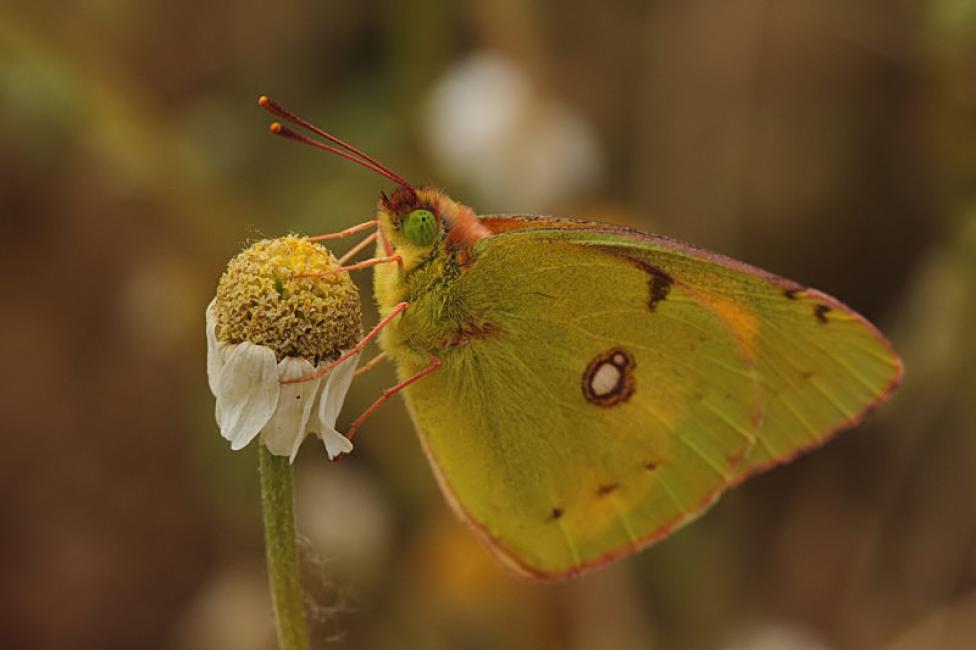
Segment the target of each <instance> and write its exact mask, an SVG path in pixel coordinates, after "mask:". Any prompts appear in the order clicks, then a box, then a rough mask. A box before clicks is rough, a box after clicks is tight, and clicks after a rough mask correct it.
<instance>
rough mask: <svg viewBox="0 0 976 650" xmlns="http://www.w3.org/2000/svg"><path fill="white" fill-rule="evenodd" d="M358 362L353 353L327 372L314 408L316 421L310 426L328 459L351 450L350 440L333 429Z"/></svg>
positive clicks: (357, 357) (357, 356)
mask: <svg viewBox="0 0 976 650" xmlns="http://www.w3.org/2000/svg"><path fill="white" fill-rule="evenodd" d="M358 363H359V355H358V354H354V355H353V356H351V357H349V358H348V359H346V360H345V361H343V362H342V363H340V364H339V365H338V366H336V367H335V368H334V369H333V370H332V372H330V373H329V375H328V378H327V379H326V381H325V387H324V388H323V389H322V394H321V395H320V396H319V403H318V405H317V407H316V409H315V410H316V416H317V417H316V422H315V423H314V425H313V426H312V427H310V428H311V429H312V430H313V431H315V432H316V433H318V434H319V436H320V437H321V438H322V442H323V443H325V453H327V454H328V455H329V460H334V459H335V457H336V456H338V455H340V454H348V453H349V452H350V451H352V442H351V441H350V440H349V439H348V438H346V437H344V436H343V435H342V434H340V433H339V432H338V431H336V430H335V422H336V418H338V417H339V411H340V410H341V409H342V403H343V402H344V401H345V399H346V393H347V392H349V384H351V383H352V377H353V374H355V372H356V365H357V364H358Z"/></svg>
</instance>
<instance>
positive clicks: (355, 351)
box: [281, 302, 407, 384]
mask: <svg viewBox="0 0 976 650" xmlns="http://www.w3.org/2000/svg"><path fill="white" fill-rule="evenodd" d="M406 309H407V303H405V302H401V303H400V304H399V305H397V306H396V307H394V308H393V311H391V312H390V313H389V314H387V316H386V318H384V319H383V320H381V321H380V322H379V323H377V324H376V327H374V328H373V329H371V330H370V331H369V334H367V335H366V336H364V337H363V339H362V340H361V341H360V342H359V343H357V344H356V345H355V346H353V348H352V349H351V350H348V351H346V352H345V353H344V354H343V355H342V356H340V357H339V358H338V359H336V360H335V361H333V362H332V363H330V364H329V365H327V366H326V367H324V368H320V369H319V370H316V371H315V372H313V373H312V374H310V375H305V376H304V377H295V378H294V379H282V380H281V383H282V384H300V383H302V382H303V381H311V380H313V379H316V378H317V377H321V376H322V375H325V374H328V373H329V372H330V371H331V370H332V369H333V368H335V367H336V366H338V365H339V364H340V363H342V362H343V361H345V360H346V359H348V358H349V357H351V356H352V355H354V354H359V353H360V352H361V351H362V349H363V348H365V347H366V346H367V345H369V344H370V343H371V342H372V340H373V339H375V338H376V337H377V336H378V335H379V333H380V332H381V331H382V330H383V328H384V327H386V326H387V325H389V324H390V321H392V320H393V319H394V318H396V317H397V316H399V315H400V314H402V313H403V312H404V311H406Z"/></svg>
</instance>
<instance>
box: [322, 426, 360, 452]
mask: <svg viewBox="0 0 976 650" xmlns="http://www.w3.org/2000/svg"><path fill="white" fill-rule="evenodd" d="M319 435H320V436H322V442H323V443H324V444H325V453H326V454H327V455H328V456H329V460H335V459H336V457H337V456H341V455H342V454H348V453H349V452H350V451H352V440H350V439H349V438H347V437H345V436H344V435H342V434H341V433H339V432H338V431H336V430H335V429H334V428H332V427H329V428H327V429H322V431H320V432H319Z"/></svg>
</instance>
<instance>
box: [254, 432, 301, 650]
mask: <svg viewBox="0 0 976 650" xmlns="http://www.w3.org/2000/svg"><path fill="white" fill-rule="evenodd" d="M258 449H259V451H258V457H259V460H258V466H259V467H260V472H261V509H262V511H263V513H264V543H265V548H266V551H267V558H268V581H269V583H270V585H271V600H272V603H273V605H274V613H275V623H276V625H277V628H278V646H279V648H280V649H281V650H308V647H309V646H308V628H307V627H306V626H305V605H304V599H303V597H302V584H301V581H300V579H299V573H298V548H297V546H296V545H295V510H294V495H293V492H292V474H291V464H290V463H289V462H288V458H287V457H286V456H275V455H273V454H272V453H271V452H270V451H268V450H267V448H265V446H264V445H258Z"/></svg>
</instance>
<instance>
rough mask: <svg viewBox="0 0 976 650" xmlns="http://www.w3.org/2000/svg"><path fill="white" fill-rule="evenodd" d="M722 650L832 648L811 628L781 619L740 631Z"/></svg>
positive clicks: (812, 649) (819, 649) (806, 649)
mask: <svg viewBox="0 0 976 650" xmlns="http://www.w3.org/2000/svg"><path fill="white" fill-rule="evenodd" d="M723 648H724V650H832V648H831V646H829V645H828V644H827V643H826V642H824V641H823V639H820V638H819V637H818V636H817V635H816V634H815V633H814V632H813V631H812V630H809V629H808V628H805V627H801V626H799V625H796V624H794V623H787V622H783V621H778V622H771V623H766V624H764V625H761V626H757V627H754V628H752V629H750V630H747V631H746V632H744V633H740V634H738V635H736V636H735V638H734V639H733V640H732V641H731V642H730V643H728V644H726V645H725V646H724V647H723Z"/></svg>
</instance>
